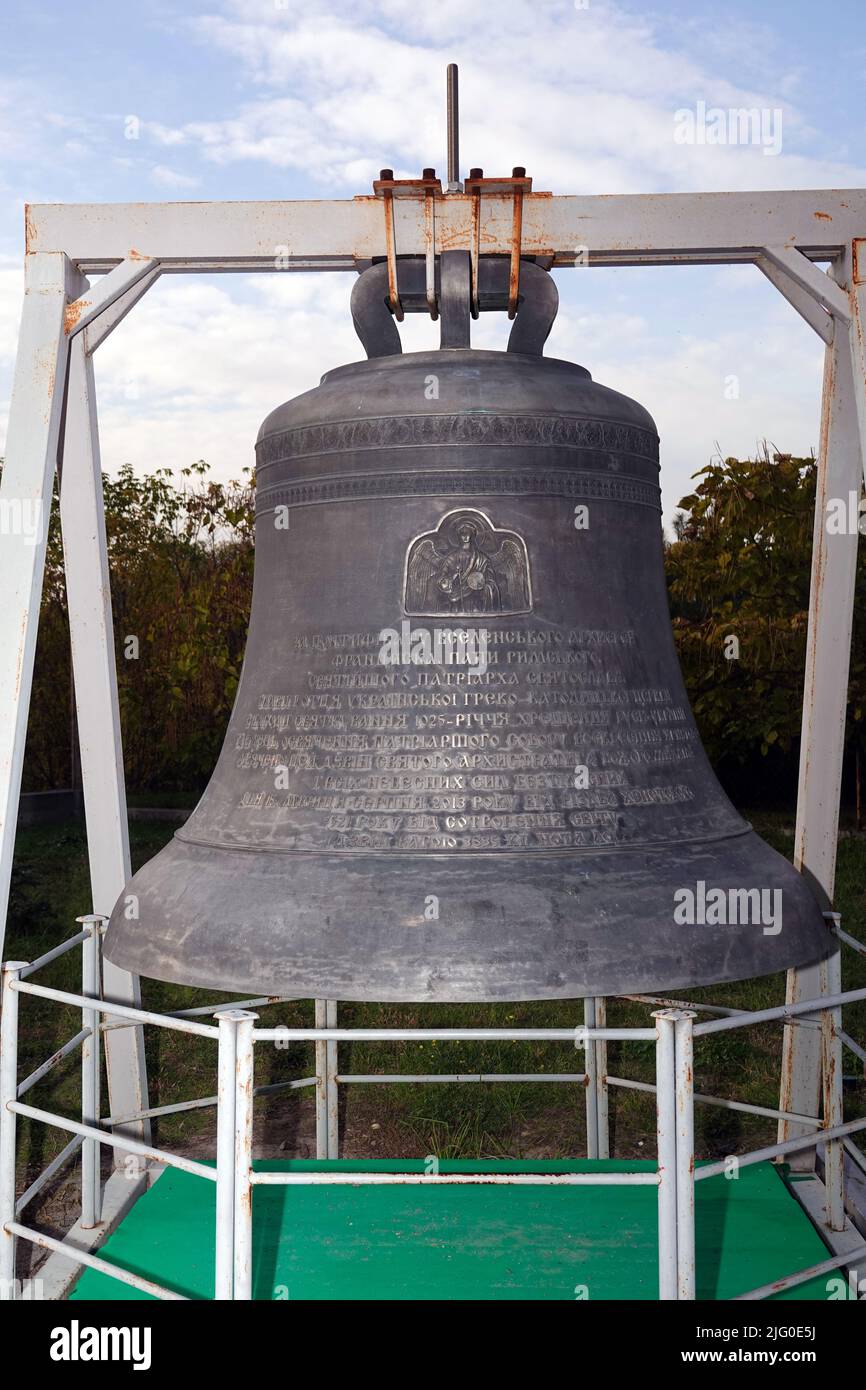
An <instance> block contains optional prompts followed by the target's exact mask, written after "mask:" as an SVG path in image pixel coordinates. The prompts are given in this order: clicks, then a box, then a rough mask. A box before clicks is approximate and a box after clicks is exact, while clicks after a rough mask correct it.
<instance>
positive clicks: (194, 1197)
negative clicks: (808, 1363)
mask: <svg viewBox="0 0 866 1390" xmlns="http://www.w3.org/2000/svg"><path fill="white" fill-rule="evenodd" d="M424 1166H425V1165H424V1164H423V1163H422V1162H418V1161H416V1162H414V1163H412V1162H409V1163H401V1164H394V1163H389V1164H384V1163H382V1164H375V1165H374V1164H370V1163H369V1162H367V1163H364V1164H361V1163H346V1162H339V1163H315V1162H312V1163H298V1162H285V1161H283V1162H282V1163H267V1164H261V1163H259V1164H256V1167H257V1168H259V1169H261V1168H268V1169H274V1168H276V1169H283V1170H285V1169H287V1168H289V1169H293V1170H295V1171H297V1170H299V1169H301V1170H303V1171H307V1172H309V1171H316V1170H319V1171H321V1170H322V1169H323V1168H324V1169H331V1170H333V1169H335V1168H337V1169H340V1170H342V1171H344V1172H345V1171H346V1170H349V1171H351V1170H352V1169H357V1168H360V1167H364V1168H367V1169H369V1168H370V1167H377V1168H380V1169H387V1170H389V1171H392V1172H393V1171H394V1170H395V1169H396V1170H397V1171H404V1172H411V1171H416V1172H417V1171H422V1172H423V1171H424ZM654 1166H655V1165H654V1164H653V1163H648V1162H646V1161H640V1160H638V1161H636V1162H635V1161H632V1162H631V1163H628V1164H625V1163H612V1162H607V1163H605V1162H595V1163H589V1162H586V1161H584V1162H571V1163H559V1164H554V1163H547V1164H544V1163H523V1164H514V1163H507V1164H506V1163H496V1162H493V1163H491V1162H487V1163H483V1164H479V1163H477V1162H476V1163H467V1162H456V1163H443V1164H442V1167H441V1169H440V1171H441V1172H442V1173H453V1172H463V1173H465V1172H473V1171H476V1172H477V1171H478V1170H479V1169H481V1170H482V1171H484V1172H490V1171H494V1172H496V1171H502V1170H504V1171H507V1172H514V1171H515V1170H516V1171H518V1172H526V1171H530V1172H546V1173H549V1172H551V1171H554V1172H575V1171H576V1172H598V1171H599V1170H602V1171H607V1172H610V1171H611V1169H619V1170H622V1169H625V1168H629V1169H632V1170H634V1169H644V1170H648V1169H652V1168H654ZM657 1200H658V1199H657V1190H656V1188H655V1186H651V1187H649V1186H647V1187H637V1186H629V1187H620V1186H617V1187H602V1186H593V1187H577V1186H569V1187H550V1186H544V1187H535V1186H533V1187H517V1186H504V1185H499V1186H495V1187H494V1186H488V1185H478V1186H463V1187H444V1186H442V1187H432V1186H431V1185H430V1184H419V1185H417V1186H411V1187H408V1186H403V1187H395V1186H380V1187H351V1186H339V1187H322V1186H319V1187H313V1186H309V1185H306V1186H299V1187H291V1188H287V1187H259V1188H256V1189H255V1191H254V1198H253V1215H254V1219H253V1297H254V1298H256V1299H263V1300H273V1299H277V1300H286V1299H291V1300H297V1299H329V1300H339V1301H343V1300H347V1299H349V1300H353V1299H364V1300H381V1301H386V1302H391V1301H395V1300H396V1301H408V1300H436V1301H439V1300H447V1301H456V1300H460V1299H470V1300H497V1301H502V1300H507V1299H534V1300H540V1299H545V1300H546V1299H560V1300H562V1299H568V1300H572V1299H592V1300H593V1301H594V1302H595V1301H597V1300H599V1299H616V1300H619V1299H629V1300H631V1299H655V1298H657V1297H658V1253H657V1251H658V1247H657V1213H656V1206H657ZM695 1237H696V1247H697V1262H696V1263H697V1297H698V1298H699V1299H709V1300H721V1299H728V1298H734V1297H736V1295H737V1294H741V1293H746V1292H747V1291H748V1290H749V1289H754V1288H758V1287H760V1286H762V1285H764V1284H769V1283H771V1282H772V1281H773V1280H775V1279H779V1278H781V1277H782V1276H783V1275H785V1274H790V1273H791V1271H792V1270H795V1269H809V1268H811V1266H812V1265H815V1264H818V1263H819V1262H820V1261H821V1260H823V1259H824V1258H825V1256H826V1250H825V1247H824V1243H823V1241H822V1240H821V1237H820V1236H819V1235H818V1233H817V1231H816V1230H815V1229H814V1227H813V1226H812V1225H811V1224H810V1222H809V1221H808V1219H807V1217H806V1216H805V1215H804V1213H803V1212H802V1210H801V1209H800V1207H799V1206H798V1205H797V1203H796V1202H795V1200H794V1199H793V1198H792V1196H791V1195H790V1194H789V1192H788V1190H787V1187H786V1183H785V1180H784V1178H783V1176H782V1174H781V1173H780V1171H779V1170H778V1169H777V1168H775V1167H774V1166H773V1165H772V1164H770V1163H761V1164H755V1165H754V1166H753V1167H750V1168H744V1169H743V1170H742V1172H741V1173H740V1176H739V1179H738V1181H737V1182H728V1181H727V1180H726V1179H725V1178H724V1177H723V1176H720V1177H716V1178H709V1179H707V1180H706V1181H705V1182H700V1183H698V1184H697V1189H696V1200H695ZM100 1254H101V1256H102V1257H103V1258H105V1259H108V1260H109V1261H110V1262H111V1263H112V1264H113V1265H119V1266H121V1267H122V1268H123V1269H127V1270H131V1271H133V1272H134V1273H136V1274H143V1275H144V1276H145V1277H147V1278H150V1279H153V1280H155V1281H156V1282H157V1283H160V1284H162V1285H165V1286H167V1287H169V1288H171V1289H173V1290H174V1291H175V1292H177V1293H182V1294H183V1295H184V1296H185V1297H187V1298H193V1299H207V1298H212V1297H213V1277H214V1274H213V1271H214V1188H213V1185H212V1184H211V1183H209V1182H204V1181H203V1180H202V1179H201V1178H200V1177H194V1176H191V1175H190V1174H188V1173H180V1172H178V1171H177V1170H176V1169H174V1170H170V1171H168V1172H166V1173H165V1174H164V1175H163V1176H162V1177H161V1178H160V1180H159V1182H158V1183H157V1184H156V1186H155V1187H153V1188H152V1189H151V1190H150V1192H148V1193H147V1194H146V1196H144V1197H143V1198H142V1199H141V1200H140V1201H139V1202H138V1203H136V1205H135V1207H134V1208H133V1210H132V1212H131V1213H130V1215H129V1216H127V1218H126V1220H125V1221H124V1222H123V1224H122V1225H121V1226H120V1228H119V1229H118V1230H117V1231H116V1232H115V1233H114V1234H113V1235H111V1236H109V1238H108V1240H107V1241H106V1243H105V1245H104V1247H103V1248H102V1250H101V1251H100ZM827 1292H828V1291H827V1278H826V1276H824V1277H819V1278H818V1279H814V1280H811V1281H810V1282H809V1283H807V1284H802V1285H800V1286H798V1287H797V1288H795V1289H791V1290H789V1291H787V1292H786V1293H785V1294H783V1295H780V1297H782V1298H784V1299H785V1300H800V1299H826V1298H827ZM149 1297H150V1296H149V1295H147V1294H142V1293H139V1292H138V1291H137V1290H135V1289H132V1288H130V1287H129V1286H128V1285H125V1284H121V1283H119V1282H118V1281H117V1280H115V1279H110V1278H109V1277H108V1276H106V1275H104V1274H99V1273H97V1272H96V1271H95V1270H85V1271H84V1274H83V1276H82V1278H81V1279H80V1280H79V1282H78V1284H77V1285H76V1287H75V1290H74V1292H73V1294H72V1298H73V1299H86V1300H94V1301H98V1302H102V1301H105V1300H109V1299H112V1300H114V1299H120V1300H129V1299H146V1298H149Z"/></svg>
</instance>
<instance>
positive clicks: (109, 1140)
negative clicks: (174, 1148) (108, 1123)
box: [8, 1100, 216, 1182]
mask: <svg viewBox="0 0 866 1390" xmlns="http://www.w3.org/2000/svg"><path fill="white" fill-rule="evenodd" d="M8 1109H9V1110H13V1111H14V1112H15V1114H16V1115H26V1116H27V1118H28V1119H30V1120H38V1121H39V1122H40V1124H44V1125H50V1126H51V1127H52V1128H53V1129H65V1130H68V1131H69V1133H70V1134H80V1135H81V1136H82V1138H84V1139H98V1140H99V1142H100V1144H107V1145H108V1147H109V1148H110V1149H120V1150H121V1151H122V1152H123V1153H131V1154H138V1155H139V1156H140V1157H141V1158H149V1159H150V1160H151V1161H152V1162H154V1163H167V1164H168V1165H169V1167H171V1168H182V1169H183V1171H184V1172H185V1173H193V1174H194V1175H195V1176H196V1177H199V1178H207V1180H208V1182H216V1169H215V1168H208V1167H206V1166H205V1164H203V1163H196V1162H195V1160H194V1159H192V1158H181V1157H180V1155H179V1154H171V1153H168V1152H167V1151H166V1150H165V1149H155V1148H153V1147H152V1146H151V1145H150V1144H142V1143H140V1142H139V1140H137V1139H130V1138H128V1137H127V1136H126V1135H125V1134H108V1133H107V1132H106V1131H105V1130H102V1129H97V1128H96V1127H95V1126H94V1125H85V1124H82V1123H81V1122H80V1120H69V1119H67V1118H66V1116H65V1115H55V1114H53V1113H52V1112H51V1111H50V1110H39V1109H37V1107H36V1106H35V1105H23V1104H22V1103H21V1101H20V1100H12V1101H10V1102H9V1105H8Z"/></svg>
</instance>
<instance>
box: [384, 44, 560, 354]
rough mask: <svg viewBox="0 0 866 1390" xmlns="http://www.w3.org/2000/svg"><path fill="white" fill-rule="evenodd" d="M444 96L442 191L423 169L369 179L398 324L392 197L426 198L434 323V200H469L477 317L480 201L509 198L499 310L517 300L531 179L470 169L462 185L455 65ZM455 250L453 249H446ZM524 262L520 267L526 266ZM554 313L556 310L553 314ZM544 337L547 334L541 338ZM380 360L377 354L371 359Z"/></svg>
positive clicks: (512, 308)
mask: <svg viewBox="0 0 866 1390" xmlns="http://www.w3.org/2000/svg"><path fill="white" fill-rule="evenodd" d="M446 96H447V137H448V175H447V182H446V185H445V188H444V189H443V187H442V181H441V179H439V178H437V176H436V170H435V169H429V168H428V169H424V170H423V172H422V174H421V177H420V178H417V179H395V178H394V170H393V169H382V170H380V173H379V177H378V179H374V180H373V193H374V195H375V197H377V198H381V199H382V201H383V204H384V212H385V261H386V263H387V267H388V304H389V307H390V310H391V313H392V314H393V315H394V318H395V319H396V320H397V322H398V323H402V321H403V313H404V305H403V302H402V300H401V298H400V289H399V286H398V283H397V279H398V277H397V258H398V254H399V253H398V247H397V223H396V217H395V210H394V199H395V198H423V199H424V205H425V206H424V245H425V262H426V297H425V304H426V308H427V310H428V312H429V314H430V317H431V318H432V319H437V318H438V317H439V302H438V298H437V293H436V263H437V262H436V200H437V198H443V197H446V198H447V197H453V196H455V195H460V194H463V195H466V196H468V197H470V198H471V199H472V209H471V216H470V218H469V237H468V241H469V244H468V246H467V247H466V248H465V249H466V250H467V251H468V252H469V258H470V271H469V279H470V305H469V307H470V313H471V315H472V317H473V318H474V319H477V318H478V315H479V313H480V312H481V310H482V308H488V307H490V306H488V305H482V303H481V294H480V286H479V265H480V262H481V250H480V247H481V222H482V207H481V200H482V198H484V197H498V198H502V197H510V198H511V244H510V248H509V272H508V295H507V300H506V303H505V304H504V305H502V306H499V305H497V308H498V307H502V308H504V309H505V310H506V312H507V314H508V317H509V318H510V319H513V318H515V316H516V314H517V306H518V303H519V300H520V276H521V273H522V266H521V251H522V242H523V201H524V197H525V195H526V194H527V193H531V192H532V179H531V178H529V177H527V173H526V170H525V168H524V167H523V165H516V166H515V167H514V168H513V169H512V171H511V174H510V175H503V176H501V177H496V178H485V177H484V170H483V169H479V168H474V169H470V170H469V177H468V178H467V179H466V181H465V183H461V181H460V131H459V125H460V116H459V102H458V93H457V64H456V63H449V64H448V69H447V73H446ZM449 249H453V250H457V249H458V248H457V247H453V246H452V247H449ZM525 264H526V262H523V265H525ZM554 312H555V310H554ZM545 336H546V335H545ZM373 355H374V356H378V355H379V354H373Z"/></svg>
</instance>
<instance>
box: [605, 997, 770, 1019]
mask: <svg viewBox="0 0 866 1390" xmlns="http://www.w3.org/2000/svg"><path fill="white" fill-rule="evenodd" d="M616 998H617V999H627V1000H630V1001H631V1003H633V1004H652V1006H653V1008H655V1009H692V1010H694V1012H695V1013H701V1014H721V1015H723V1016H724V1017H725V1018H728V1017H733V1015H734V1014H742V1013H746V1012H747V1010H745V1009H726V1008H724V1007H723V1006H722V1005H721V1004H693V1003H692V1001H691V1000H690V999H661V998H657V997H656V996H655V995H653V994H618V995H617V996H616Z"/></svg>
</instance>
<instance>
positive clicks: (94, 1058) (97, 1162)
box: [76, 915, 105, 1230]
mask: <svg viewBox="0 0 866 1390" xmlns="http://www.w3.org/2000/svg"><path fill="white" fill-rule="evenodd" d="M76 921H77V922H80V923H81V925H82V928H83V930H84V931H86V932H87V937H86V938H85V940H84V941H83V942H82V943H81V993H82V994H83V995H85V996H86V997H87V998H88V999H99V998H100V993H101V986H100V972H99V945H100V933H99V928H100V926H101V925H102V923H103V922H104V921H105V918H104V917H98V916H95V915H92V916H87V917H78V918H76ZM100 1022H101V1017H100V1015H99V1014H98V1013H97V1012H96V1010H95V1009H82V1010H81V1026H82V1028H89V1029H90V1037H89V1038H85V1039H84V1042H83V1043H82V1045H81V1122H82V1124H85V1125H97V1126H98V1125H99V1110H100V1103H99V1101H100V1069H101V1058H100V1046H99V1036H100V1035H99V1024H100ZM101 1161H102V1150H101V1146H100V1144H99V1141H98V1140H97V1139H85V1140H84V1143H83V1144H82V1146H81V1225H82V1227H83V1228H84V1230H92V1229H93V1227H94V1226H97V1225H98V1224H99V1217H100V1209H101V1201H100V1188H101V1181H100V1166H101Z"/></svg>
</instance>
